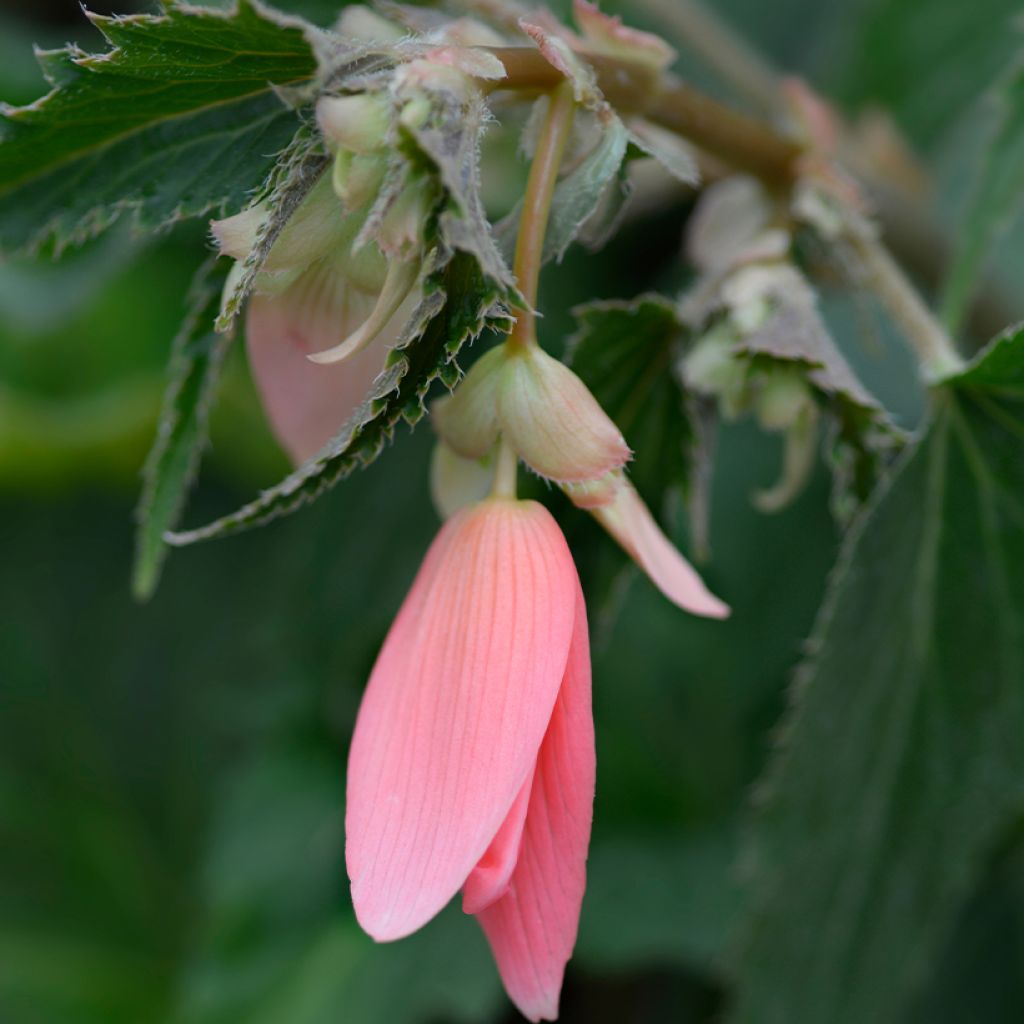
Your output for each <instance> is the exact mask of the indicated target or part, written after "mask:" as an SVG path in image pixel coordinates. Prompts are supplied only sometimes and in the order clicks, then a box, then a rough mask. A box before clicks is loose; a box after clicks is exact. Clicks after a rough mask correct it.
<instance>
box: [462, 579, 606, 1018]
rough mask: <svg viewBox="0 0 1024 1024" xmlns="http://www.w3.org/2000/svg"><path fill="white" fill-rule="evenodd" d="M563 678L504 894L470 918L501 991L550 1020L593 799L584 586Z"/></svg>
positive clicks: (572, 926) (572, 933)
mask: <svg viewBox="0 0 1024 1024" xmlns="http://www.w3.org/2000/svg"><path fill="white" fill-rule="evenodd" d="M576 587H577V591H576V621H575V625H574V629H573V638H572V648H571V650H570V652H569V661H568V663H567V665H566V669H565V677H564V679H563V681H562V687H561V689H560V690H559V693H558V700H557V702H556V703H555V707H554V711H553V712H552V715H551V722H550V724H549V726H548V730H547V733H546V734H545V736H544V742H543V744H542V745H541V749H540V754H539V756H538V758H537V769H536V773H535V775H534V779H533V788H532V790H531V794H530V806H529V810H528V811H527V815H526V827H525V829H524V830H523V840H522V846H521V848H520V851H519V860H518V863H517V864H516V869H515V872H514V873H513V875H512V879H511V883H510V885H509V889H508V892H507V894H506V895H505V896H503V897H502V898H501V899H500V900H498V902H496V903H493V904H492V905H491V906H489V907H488V908H487V909H486V910H484V911H483V912H482V913H480V914H479V915H478V916H477V919H478V920H479V921H480V924H481V925H482V927H483V929H484V932H485V934H486V935H487V939H488V941H489V942H490V944H491V949H492V951H493V952H494V959H495V960H496V961H497V964H498V970H499V972H500V973H501V979H502V981H503V982H504V984H505V988H506V990H507V991H508V994H509V997H510V998H511V999H512V1001H513V1002H514V1003H515V1004H516V1006H517V1007H518V1008H519V1010H520V1012H521V1013H522V1014H523V1016H525V1017H526V1018H527V1019H529V1020H531V1021H539V1020H555V1018H556V1017H557V1016H558V998H559V994H560V992H561V989H562V977H563V975H564V974H565V965H566V963H567V962H568V960H569V957H570V956H571V955H572V949H573V946H574V945H575V944H576V931H577V928H578V926H579V918H580V907H581V906H582V903H583V891H584V889H585V888H586V881H587V872H586V862H587V847H588V845H589V843H590V824H591V816H592V812H593V804H594V772H595V755H594V722H593V716H592V713H591V705H590V644H589V638H588V636H587V613H586V608H585V606H584V603H583V593H582V591H580V589H579V583H578V582H577V584H576Z"/></svg>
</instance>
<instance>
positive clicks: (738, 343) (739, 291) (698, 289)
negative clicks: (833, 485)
mask: <svg viewBox="0 0 1024 1024" xmlns="http://www.w3.org/2000/svg"><path fill="white" fill-rule="evenodd" d="M687 243H688V255H689V257H690V259H691V261H692V262H693V264H694V265H695V266H696V267H697V269H698V270H699V271H700V277H699V278H698V280H697V283H696V284H695V285H694V287H693V288H692V289H691V291H690V292H689V293H688V294H687V295H686V296H685V297H684V299H683V301H682V304H681V313H682V316H683V319H684V320H685V321H687V322H688V323H689V324H690V326H691V327H692V328H693V329H694V330H695V332H696V333H697V334H698V340H697V341H696V342H695V343H694V345H693V346H692V347H691V348H690V349H689V350H688V351H687V353H686V355H685V356H684V358H683V359H682V361H681V363H680V366H679V372H680V375H681V376H682V379H683V382H684V383H685V384H686V386H687V387H688V388H690V389H691V390H692V391H695V392H697V393H698V394H703V395H707V396H710V397H713V398H714V399H716V400H717V402H718V407H719V411H720V413H721V415H722V417H723V418H724V419H726V420H734V419H736V418H738V417H740V416H742V415H745V414H753V415H754V416H755V417H756V418H757V420H758V422H759V423H760V426H761V428H762V429H764V430H766V431H770V432H775V433H780V434H782V435H783V437H784V454H783V466H782V473H781V475H780V479H779V481H778V483H777V484H775V485H774V486H773V487H771V488H769V489H767V490H762V491H758V492H756V493H755V495H754V503H755V505H756V506H757V507H758V508H759V509H760V510H761V511H764V512H774V511H778V510H779V509H782V508H784V507H785V506H786V505H787V504H789V502H790V501H792V500H793V498H794V497H795V496H796V495H797V494H799V493H800V491H801V490H802V488H803V487H804V485H805V483H806V481H807V478H808V476H809V475H810V472H811V470H812V468H813V466H814V460H815V453H816V450H817V442H818V432H819V431H818V423H819V408H818V402H817V399H816V397H815V391H814V388H812V386H811V384H810V383H809V381H808V374H807V363H806V362H804V361H802V360H801V359H800V358H792V356H790V355H789V353H786V352H785V350H784V348H782V347H779V348H772V347H771V345H770V344H767V345H766V344H762V343H761V341H760V340H759V339H763V337H764V334H765V332H766V329H768V328H769V327H770V325H771V322H772V321H773V320H774V319H775V318H777V317H778V316H779V313H780V310H783V309H784V310H786V311H788V312H790V313H792V314H793V316H792V317H790V318H788V319H787V320H786V321H785V322H784V323H783V324H781V325H780V326H781V329H782V330H783V331H785V330H789V331H793V330H794V329H795V330H799V329H800V328H801V325H802V323H804V322H806V321H807V320H810V319H812V318H816V313H815V312H814V296H813V293H812V292H811V290H810V288H809V286H808V285H807V283H806V281H805V280H804V279H803V277H802V275H801V274H800V272H799V271H798V270H797V269H796V268H795V267H794V266H793V265H792V264H791V263H790V262H789V250H790V246H791V237H790V234H789V231H788V230H787V229H786V227H784V226H782V225H781V224H780V223H777V217H776V211H775V208H774V207H773V204H772V202H771V201H770V199H769V197H768V196H767V195H766V194H765V192H764V190H763V189H762V187H761V186H760V184H758V183H757V182H756V181H754V180H753V179H750V178H744V177H735V178H729V179H726V180H725V181H722V182H720V183H718V184H717V185H713V186H711V187H709V188H708V189H706V190H705V192H704V194H703V195H702V197H701V201H700V203H699V205H698V208H697V210H696V211H695V213H694V215H693V217H692V219H691V224H690V227H689V232H688V237H687ZM772 330H774V327H772ZM782 345H783V346H784V345H785V341H782ZM779 356H782V358H778V357H779Z"/></svg>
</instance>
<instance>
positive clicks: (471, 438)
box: [431, 345, 506, 459]
mask: <svg viewBox="0 0 1024 1024" xmlns="http://www.w3.org/2000/svg"><path fill="white" fill-rule="evenodd" d="M505 358H506V357H505V346H504V345H499V346H498V347H497V348H492V349H491V350H490V352H486V353H485V354H484V355H483V356H481V357H480V358H479V359H478V360H477V361H476V362H475V363H474V364H473V366H472V367H471V368H470V371H469V373H467V374H466V376H465V378H464V379H463V380H462V382H461V383H460V384H459V385H458V387H457V388H456V389H455V391H454V392H453V393H452V394H451V396H450V397H448V398H442V399H439V400H438V401H437V402H435V403H434V406H433V409H432V410H431V416H432V419H433V423H434V429H435V430H436V431H437V433H438V434H439V435H440V436H441V437H442V438H443V439H444V441H445V442H447V444H448V445H449V446H450V447H451V448H452V450H453V451H455V452H456V453H457V454H459V455H461V456H462V457H463V458H467V459H479V458H481V457H482V456H484V455H486V454H487V452H489V451H490V450H491V448H493V447H494V442H495V441H496V440H497V439H498V384H499V382H500V379H501V373H502V370H503V368H504V366H505Z"/></svg>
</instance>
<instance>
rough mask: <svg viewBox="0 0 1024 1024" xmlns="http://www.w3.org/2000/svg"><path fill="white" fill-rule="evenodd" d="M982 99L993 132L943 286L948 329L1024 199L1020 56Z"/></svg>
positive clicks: (1023, 67)
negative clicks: (990, 113)
mask: <svg viewBox="0 0 1024 1024" xmlns="http://www.w3.org/2000/svg"><path fill="white" fill-rule="evenodd" d="M987 100H988V102H989V103H990V104H991V106H993V107H994V108H995V131H994V134H993V136H992V138H991V140H990V142H989V143H988V145H987V147H986V149H985V151H984V153H983V154H982V156H981V158H980V160H979V161H978V164H977V172H976V177H975V181H974V185H973V188H972V190H971V194H970V198H969V201H968V206H967V211H966V213H965V215H964V218H963V223H962V225H961V230H960V234H959V237H958V243H957V249H956V256H955V259H954V261H953V266H952V267H951V268H950V271H949V277H948V280H947V283H946V294H945V298H944V301H943V315H944V317H945V319H946V324H947V326H948V327H949V328H950V330H951V331H956V330H957V328H958V327H959V325H960V323H961V320H962V319H963V316H964V313H965V312H966V310H967V306H968V303H969V301H970V299H971V297H972V294H973V291H974V287H975V285H976V283H977V280H978V277H979V275H980V274H981V272H982V270H983V269H984V267H985V258H986V256H987V255H988V252H989V250H990V248H991V246H992V245H993V243H994V242H995V240H996V239H997V237H998V236H999V234H1000V233H1001V232H1002V231H1003V230H1004V229H1005V228H1007V227H1008V226H1009V223H1010V221H1011V220H1012V219H1013V217H1014V215H1015V213H1016V211H1017V210H1018V209H1019V208H1020V202H1021V199H1022V198H1024V56H1018V58H1017V59H1016V60H1015V61H1014V63H1013V66H1012V67H1011V69H1010V72H1009V73H1008V74H1006V75H1004V76H1003V78H1002V80H1001V81H1000V82H999V83H998V85H997V86H996V87H995V88H994V90H993V91H992V93H991V94H990V95H989V96H988V97H987Z"/></svg>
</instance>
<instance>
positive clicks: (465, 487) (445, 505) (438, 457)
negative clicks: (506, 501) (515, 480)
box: [430, 441, 494, 519]
mask: <svg viewBox="0 0 1024 1024" xmlns="http://www.w3.org/2000/svg"><path fill="white" fill-rule="evenodd" d="M493 481H494V460H493V458H492V457H491V456H490V455H485V456H484V457H483V458H482V459H464V458H463V457H462V456H461V455H459V454H458V453H457V452H455V451H454V450H453V449H452V448H451V447H450V446H449V445H447V444H445V442H444V441H438V442H437V444H436V445H434V454H433V456H432V457H431V460H430V497H431V498H432V499H433V502H434V508H435V509H437V514H438V515H439V516H440V517H441V518H442V519H450V518H451V517H452V516H453V515H455V513H456V512H458V511H459V510H460V509H463V508H465V507H466V506H467V505H475V504H476V503H477V502H478V501H483V499H484V498H486V497H487V495H488V494H489V493H490V491H491V484H492V483H493Z"/></svg>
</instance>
